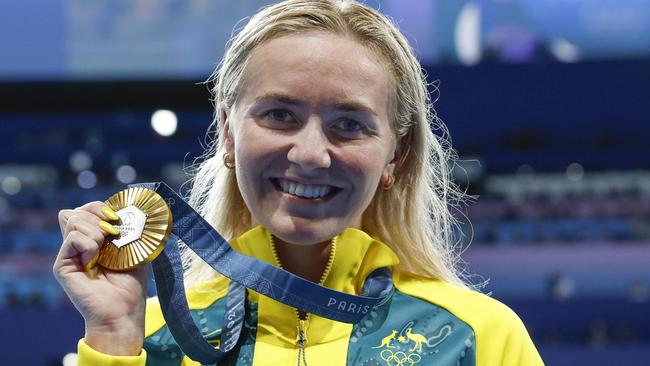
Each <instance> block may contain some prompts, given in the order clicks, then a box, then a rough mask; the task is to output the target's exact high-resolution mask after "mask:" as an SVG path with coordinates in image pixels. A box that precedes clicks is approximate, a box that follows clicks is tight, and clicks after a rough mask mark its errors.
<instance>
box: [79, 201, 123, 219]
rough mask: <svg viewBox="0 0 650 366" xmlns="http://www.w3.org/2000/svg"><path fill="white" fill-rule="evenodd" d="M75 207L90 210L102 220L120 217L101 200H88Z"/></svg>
mask: <svg viewBox="0 0 650 366" xmlns="http://www.w3.org/2000/svg"><path fill="white" fill-rule="evenodd" d="M76 209H77V210H82V211H86V212H90V213H92V214H94V215H95V216H97V217H99V218H101V219H102V220H108V221H115V220H119V219H120V218H119V216H117V215H116V214H115V212H114V211H113V210H112V209H111V208H110V207H108V205H107V204H106V203H104V202H101V201H93V202H88V203H86V204H85V205H83V206H81V207H77V208H76Z"/></svg>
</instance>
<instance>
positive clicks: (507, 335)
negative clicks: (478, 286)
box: [394, 271, 543, 365]
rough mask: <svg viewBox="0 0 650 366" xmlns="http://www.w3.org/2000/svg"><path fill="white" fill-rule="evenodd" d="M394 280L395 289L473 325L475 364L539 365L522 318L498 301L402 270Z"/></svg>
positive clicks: (539, 362) (540, 362) (538, 359)
mask: <svg viewBox="0 0 650 366" xmlns="http://www.w3.org/2000/svg"><path fill="white" fill-rule="evenodd" d="M394 280H395V287H396V288H397V290H398V291H400V292H402V293H404V294H406V295H409V296H413V297H416V298H419V299H421V300H424V301H426V302H429V303H431V304H434V305H436V306H439V307H441V308H444V309H445V310H447V311H449V312H450V313H451V314H452V315H454V316H455V317H457V318H458V319H460V320H461V321H463V322H464V323H466V324H467V325H469V326H470V327H471V328H472V329H473V331H474V333H475V337H476V362H477V365H481V364H501V365H524V364H525V365H543V362H542V360H541V358H540V356H539V354H538V352H537V350H536V348H535V346H534V344H533V342H532V340H531V339H530V336H529V334H528V331H527V330H526V327H525V326H524V324H523V322H522V321H521V319H520V318H519V316H517V314H516V313H515V312H514V311H512V309H510V308H509V307H508V306H506V305H505V304H503V303H502V302H500V301H498V300H496V299H494V298H491V297H489V296H487V295H485V294H482V293H480V292H477V291H473V290H470V289H467V288H462V287H459V286H456V285H453V284H450V283H447V282H444V281H441V280H435V279H429V278H424V277H420V276H418V275H414V274H412V273H408V272H404V271H395V273H394Z"/></svg>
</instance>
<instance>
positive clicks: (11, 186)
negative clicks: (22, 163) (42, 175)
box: [2, 176, 23, 195]
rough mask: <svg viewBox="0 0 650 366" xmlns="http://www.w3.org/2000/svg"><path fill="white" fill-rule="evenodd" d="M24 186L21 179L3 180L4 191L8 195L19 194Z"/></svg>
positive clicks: (6, 178)
mask: <svg viewBox="0 0 650 366" xmlns="http://www.w3.org/2000/svg"><path fill="white" fill-rule="evenodd" d="M22 186H23V185H22V184H21V183H20V179H18V178H16V177H14V176H8V177H5V179H3V180H2V190H3V191H4V192H5V193H6V194H10V195H14V194H17V193H18V192H20V189H21V188H22Z"/></svg>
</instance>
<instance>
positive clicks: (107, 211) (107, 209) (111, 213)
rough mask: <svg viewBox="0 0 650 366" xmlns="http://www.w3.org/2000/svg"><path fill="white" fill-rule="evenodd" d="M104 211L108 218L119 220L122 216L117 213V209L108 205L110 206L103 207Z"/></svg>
mask: <svg viewBox="0 0 650 366" xmlns="http://www.w3.org/2000/svg"><path fill="white" fill-rule="evenodd" d="M102 213H103V214H104V216H106V218H108V219H109V220H119V219H120V217H119V216H117V214H116V213H115V211H113V210H111V208H110V207H108V206H106V207H104V208H102Z"/></svg>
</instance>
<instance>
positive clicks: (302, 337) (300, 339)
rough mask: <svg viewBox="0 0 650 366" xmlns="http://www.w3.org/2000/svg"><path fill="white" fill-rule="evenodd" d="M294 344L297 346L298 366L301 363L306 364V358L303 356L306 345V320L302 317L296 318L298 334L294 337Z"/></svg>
mask: <svg viewBox="0 0 650 366" xmlns="http://www.w3.org/2000/svg"><path fill="white" fill-rule="evenodd" d="M296 345H297V346H298V366H300V365H301V364H303V363H304V365H305V366H307V358H306V356H305V346H306V345H307V322H306V321H305V320H302V319H299V320H298V335H297V337H296ZM301 361H302V363H301Z"/></svg>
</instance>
